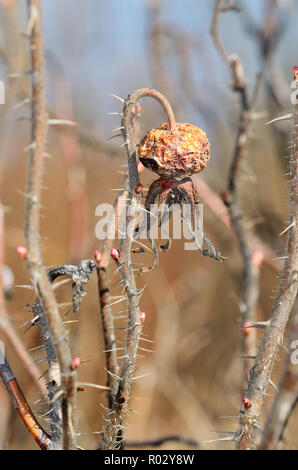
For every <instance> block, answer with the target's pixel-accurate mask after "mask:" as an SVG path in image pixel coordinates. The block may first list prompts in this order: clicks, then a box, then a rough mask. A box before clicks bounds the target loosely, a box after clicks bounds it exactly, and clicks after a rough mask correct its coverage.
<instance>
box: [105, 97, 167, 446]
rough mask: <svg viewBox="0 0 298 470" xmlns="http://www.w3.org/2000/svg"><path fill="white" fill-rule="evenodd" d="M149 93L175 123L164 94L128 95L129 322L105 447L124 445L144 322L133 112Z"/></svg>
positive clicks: (123, 267)
mask: <svg viewBox="0 0 298 470" xmlns="http://www.w3.org/2000/svg"><path fill="white" fill-rule="evenodd" d="M145 96H149V97H152V98H154V99H156V100H157V101H158V102H159V103H160V104H161V105H162V107H163V108H164V111H165V113H166V116H167V122H168V128H169V129H171V128H172V127H174V126H175V117H174V114H173V111H172V109H171V107H170V105H169V103H168V101H167V100H166V99H165V97H164V96H163V95H162V94H161V93H159V92H157V91H155V90H153V89H150V88H142V89H139V90H136V91H135V92H134V93H133V94H132V95H130V96H128V97H127V99H126V100H125V102H124V107H123V116H122V122H121V126H122V135H123V139H124V145H125V148H126V152H127V164H128V175H129V191H128V197H129V200H128V207H127V209H126V224H125V237H124V238H123V239H122V240H121V244H120V260H119V271H120V275H121V278H122V280H123V284H124V289H125V295H126V303H127V312H128V323H127V331H126V340H125V349H124V358H123V362H122V366H121V371H120V375H119V377H118V388H117V393H116V396H115V398H114V400H113V404H112V407H111V408H110V410H109V413H108V416H107V418H106V425H105V430H104V436H103V441H102V448H103V449H117V448H119V447H121V445H122V442H121V440H122V430H123V422H124V417H125V414H126V413H127V400H128V398H129V395H130V389H131V384H132V380H133V375H134V371H135V364H136V356H137V349H138V343H139V338H140V334H141V330H142V324H141V321H140V318H139V314H140V310H139V293H138V290H137V287H136V283H135V277H134V273H133V269H132V264H131V244H132V241H133V234H134V232H135V228H136V224H137V221H138V212H139V206H140V198H141V195H140V193H138V192H137V191H136V189H137V187H138V185H139V184H140V180H139V173H138V165H137V157H136V148H135V143H134V136H133V132H134V131H133V128H132V125H131V112H132V110H134V109H135V106H136V103H137V101H138V100H140V98H142V97H145Z"/></svg>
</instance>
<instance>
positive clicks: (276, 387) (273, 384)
mask: <svg viewBox="0 0 298 470" xmlns="http://www.w3.org/2000/svg"><path fill="white" fill-rule="evenodd" d="M269 383H270V385H271V386H272V387H273V388H274V390H275V391H276V392H277V393H279V388H278V386H277V385H275V383H273V382H272V380H271V379H269Z"/></svg>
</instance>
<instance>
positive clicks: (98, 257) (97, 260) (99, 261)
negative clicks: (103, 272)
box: [93, 250, 102, 264]
mask: <svg viewBox="0 0 298 470" xmlns="http://www.w3.org/2000/svg"><path fill="white" fill-rule="evenodd" d="M93 256H94V259H95V261H96V262H97V263H98V264H100V263H101V260H102V255H101V253H100V252H99V251H98V250H95V251H94V254H93Z"/></svg>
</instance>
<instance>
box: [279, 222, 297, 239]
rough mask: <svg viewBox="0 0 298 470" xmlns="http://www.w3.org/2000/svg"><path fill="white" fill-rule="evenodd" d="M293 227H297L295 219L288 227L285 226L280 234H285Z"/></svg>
mask: <svg viewBox="0 0 298 470" xmlns="http://www.w3.org/2000/svg"><path fill="white" fill-rule="evenodd" d="M292 227H295V220H293V222H292V223H291V224H290V225H289V226H288V227H287V228H285V229H284V230H283V231H282V232H281V233H280V234H279V235H278V236H279V237H280V236H281V235H284V234H285V233H286V232H287V231H288V230H290V229H291V228H292Z"/></svg>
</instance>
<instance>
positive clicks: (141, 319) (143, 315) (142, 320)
mask: <svg viewBox="0 0 298 470" xmlns="http://www.w3.org/2000/svg"><path fill="white" fill-rule="evenodd" d="M145 320H146V313H145V312H141V313H140V322H141V323H144V321H145Z"/></svg>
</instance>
